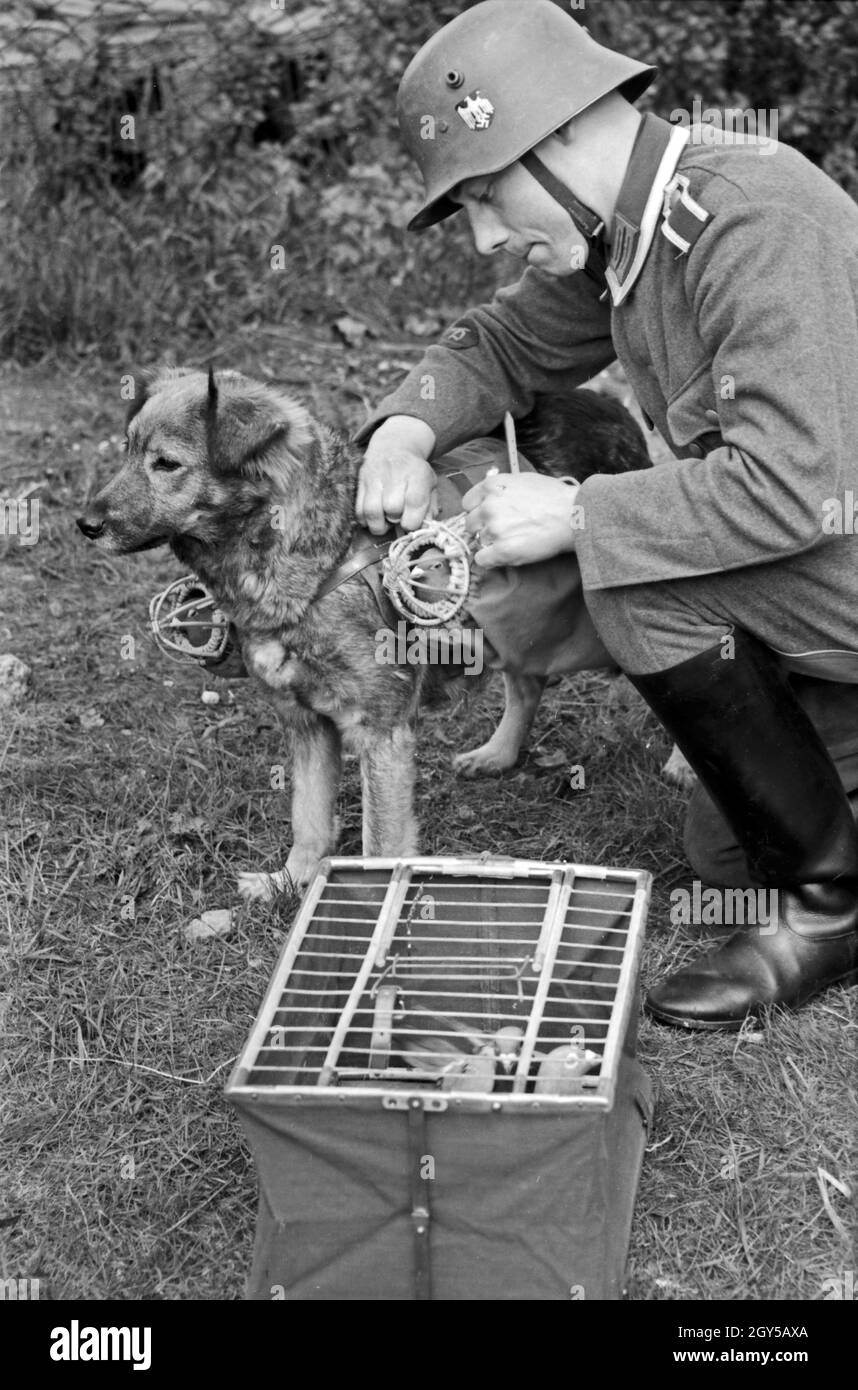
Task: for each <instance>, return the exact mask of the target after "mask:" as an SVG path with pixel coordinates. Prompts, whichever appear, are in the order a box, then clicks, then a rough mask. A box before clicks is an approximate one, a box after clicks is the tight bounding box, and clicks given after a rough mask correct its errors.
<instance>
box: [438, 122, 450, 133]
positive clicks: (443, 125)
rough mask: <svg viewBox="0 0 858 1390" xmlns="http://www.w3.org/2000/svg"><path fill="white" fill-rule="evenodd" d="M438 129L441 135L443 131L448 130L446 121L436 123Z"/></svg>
mask: <svg viewBox="0 0 858 1390" xmlns="http://www.w3.org/2000/svg"><path fill="white" fill-rule="evenodd" d="M438 129H439V130H440V132H441V134H442V135H443V134H444V132H445V131H448V130H449V129H450V127H449V126H448V124H447V122H446V121H439V122H438Z"/></svg>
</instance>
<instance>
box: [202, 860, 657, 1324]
mask: <svg viewBox="0 0 858 1390" xmlns="http://www.w3.org/2000/svg"><path fill="white" fill-rule="evenodd" d="M649 891H650V876H649V874H647V873H643V872H638V871H635V870H625V869H605V868H596V867H581V866H577V865H573V864H565V863H559V864H548V863H540V862H536V861H528V860H513V859H510V860H506V859H488V858H486V857H482V858H478V859H452V858H451V859H425V858H415V859H400V860H397V859H349V858H332V859H327V860H324V861H323V862H322V864H321V865H320V867H319V870H318V872H317V875H316V878H315V880H314V882H313V883H312V885H311V887H310V889H309V891H308V892H307V894H306V896H305V898H304V901H303V904H302V906H301V909H300V911H299V913H298V916H297V919H296V921H295V924H294V926H293V928H292V931H291V933H290V935H289V938H288V940H287V943H286V946H285V948H284V950H283V953H282V955H281V957H280V960H279V962H278V965H277V968H276V970H275V973H274V977H273V979H272V981H271V985H270V988H269V990H268V993H267V995H266V997H265V1000H264V1002H263V1004H262V1008H261V1010H260V1013H259V1016H258V1018H257V1020H256V1023H255V1025H254V1027H253V1030H252V1032H251V1035H250V1038H249V1040H248V1042H247V1045H246V1046H245V1048H244V1051H243V1053H242V1055H241V1057H240V1058H239V1061H238V1063H237V1065H236V1067H235V1070H234V1072H233V1074H232V1076H231V1078H230V1080H229V1083H228V1085H227V1092H226V1093H227V1096H228V1098H229V1099H230V1100H231V1101H232V1102H233V1103H234V1104H235V1105H236V1106H237V1107H238V1109H239V1112H240V1114H241V1118H242V1122H243V1124H244V1127H245V1130H246V1132H247V1135H248V1138H249V1141H250V1144H251V1147H252V1149H253V1153H254V1157H255V1160H256V1166H257V1172H258V1176H259V1187H260V1196H259V1213H258V1222H257V1230H256V1241H255V1248H254V1255H253V1267H252V1271H251V1274H250V1279H249V1284H248V1296H249V1297H251V1298H268V1299H270V1298H274V1299H277V1298H285V1299H384V1300H390V1299H415V1298H417V1299H419V1298H432V1299H540V1300H541V1299H570V1298H584V1299H591V1298H598V1299H605V1298H619V1297H621V1295H622V1281H623V1270H624V1265H625V1259H626V1252H627V1248H628V1240H629V1231H630V1227H631V1219H632V1209H633V1205H634V1198H635V1190H636V1187H637V1180H638V1175H639V1172H640V1167H641V1161H642V1156H643V1149H644V1143H645V1136H646V1130H647V1127H648V1124H649V1119H650V1114H651V1097H650V1087H649V1083H648V1081H647V1078H646V1076H645V1075H644V1073H643V1071H642V1069H641V1067H640V1065H639V1063H638V1062H637V1061H636V1059H635V1057H634V1050H635V1035H636V1021H637V1013H638V1007H637V976H638V966H639V958H640V951H641V943H642V937H643V928H644V920H645V917H646V911H647V905H648V901H649Z"/></svg>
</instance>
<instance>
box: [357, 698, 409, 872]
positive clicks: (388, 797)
mask: <svg viewBox="0 0 858 1390" xmlns="http://www.w3.org/2000/svg"><path fill="white" fill-rule="evenodd" d="M414 768H415V739H414V734H413V732H412V730H411V729H409V728H408V727H407V726H405V725H400V727H399V728H396V729H394V730H393V732H392V733H390V734H383V735H379V736H375V735H373V736H372V737H371V738H367V740H366V742H365V743H364V744H363V747H362V748H361V755H360V776H361V787H362V789H363V852H364V854H365V855H380V856H381V857H383V858H392V857H397V858H398V857H399V856H400V855H407V854H416V853H417V835H418V831H417V820H416V818H415V815H414Z"/></svg>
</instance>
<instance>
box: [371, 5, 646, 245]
mask: <svg viewBox="0 0 858 1390" xmlns="http://www.w3.org/2000/svg"><path fill="white" fill-rule="evenodd" d="M655 73H656V69H655V68H653V67H648V66H647V65H646V64H645V63H638V62H636V61H635V60H634V59H633V58H627V57H626V56H625V55H624V54H622V53H615V52H614V51H613V50H612V49H610V48H604V47H603V46H602V44H599V43H596V41H595V40H594V39H591V38H590V36H589V34H588V33H587V31H586V29H583V28H582V27H581V25H580V24H578V23H576V21H575V20H574V19H572V17H571V16H570V15H568V14H566V13H565V12H564V11H563V10H561V9H560V8H559V6H557V5H555V4H554V3H553V0H483V3H482V4H480V5H475V6H474V7H473V9H470V10H466V11H465V13H464V14H461V15H459V16H458V17H457V18H456V19H453V20H451V21H450V23H449V24H445V26H444V28H443V29H439V31H438V33H437V34H435V35H434V36H433V37H432V38H431V39H429V41H428V42H427V43H425V44H424V45H423V47H422V48H421V49H420V51H419V52H418V53H417V54H416V55H415V56H414V58H412V60H411V62H410V63H409V65H408V67H407V68H406V70H405V73H404V75H403V78H402V81H401V83H400V86H399V98H398V104H397V114H398V117H399V129H400V131H401V133H402V138H403V141H404V143H405V145H406V147H407V149H408V151H409V153H410V154H411V155H412V156H413V158H414V159H415V161H416V162H417V164H418V166H419V168H420V172H421V174H422V175H423V182H424V185H425V202H424V204H423V206H422V208H421V209H420V211H419V212H418V213H417V214H416V216H414V217H412V219H411V221H410V222H409V223H408V228H409V230H410V231H413V230H418V229H422V228H423V227H431V226H432V225H433V223H435V222H440V221H442V220H443V218H445V217H450V216H451V214H452V213H454V212H458V211H459V208H458V204H456V203H453V202H451V201H450V199H449V198H448V196H447V195H448V194H449V192H450V190H451V189H452V188H454V187H455V186H456V184H458V183H460V182H461V181H462V180H463V179H472V178H481V177H483V176H484V175H486V174H494V173H497V172H498V170H499V169H505V168H506V167H507V165H509V164H514V163H515V161H516V160H517V159H520V158H521V156H522V155H524V154H525V153H526V152H527V151H528V150H532V149H533V147H534V145H538V144H539V143H540V141H542V140H545V139H546V138H547V136H549V135H551V134H552V133H553V132H554V131H555V130H558V129H559V127H560V126H562V125H564V124H565V123H566V121H569V120H571V119H572V117H573V116H578V115H580V113H581V112H582V111H586V109H587V107H588V106H592V105H593V103H594V102H596V101H599V99H600V98H601V97H603V96H607V94H608V92H614V91H619V92H620V93H621V94H622V95H623V96H624V97H626V98H627V99H628V100H629V101H635V100H637V98H638V97H639V96H640V95H641V93H642V92H643V91H645V90H646V88H647V87H648V86H649V84H650V82H652V80H653V78H654V77H655Z"/></svg>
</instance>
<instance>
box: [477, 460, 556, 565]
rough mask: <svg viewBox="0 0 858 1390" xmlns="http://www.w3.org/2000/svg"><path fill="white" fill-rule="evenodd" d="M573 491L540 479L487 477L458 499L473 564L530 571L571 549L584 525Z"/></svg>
mask: <svg viewBox="0 0 858 1390" xmlns="http://www.w3.org/2000/svg"><path fill="white" fill-rule="evenodd" d="M577 495H578V489H577V487H570V486H569V485H568V484H567V483H561V482H560V481H559V480H558V479H557V478H547V477H545V475H544V474H539V473H517V474H509V473H500V474H498V475H497V476H494V477H487V478H485V479H484V480H483V481H482V482H481V483H478V484H477V486H476V487H472V488H471V490H470V492H466V493H465V496H464V497H463V498H462V506H463V507H464V509H465V512H466V516H467V520H466V522H465V528H466V530H467V531H468V532H469V534H470V535H472V536H474V537H476V538H477V543H478V547H479V548H478V549H477V552H476V554H475V555H474V560H475V562H476V564H478V565H483V566H484V567H485V568H486V569H494V568H496V567H497V566H499V565H532V564H535V563H536V561H537V560H548V559H550V558H551V557H552V556H553V555H562V554H564V553H565V552H568V551H572V550H574V549H575V535H576V530H578V529H580V527H581V526H582V525H583V512H582V509H581V508H580V507H578V506H577V503H576V498H577Z"/></svg>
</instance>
